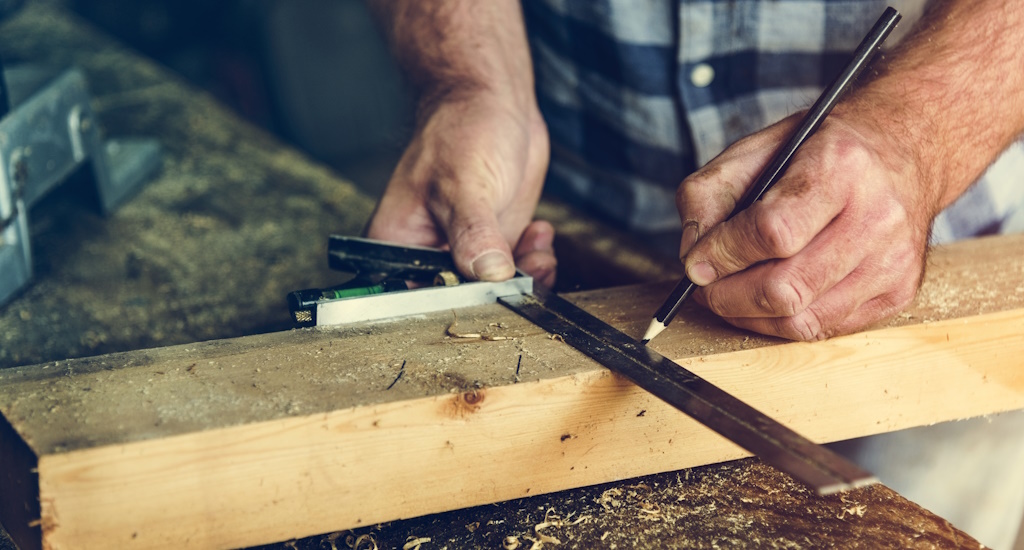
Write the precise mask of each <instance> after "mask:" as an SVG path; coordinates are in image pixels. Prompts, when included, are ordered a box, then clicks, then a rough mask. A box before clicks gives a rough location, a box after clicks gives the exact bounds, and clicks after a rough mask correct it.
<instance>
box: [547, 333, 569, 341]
mask: <svg viewBox="0 0 1024 550" xmlns="http://www.w3.org/2000/svg"><path fill="white" fill-rule="evenodd" d="M548 340H554V341H556V342H562V343H565V338H562V335H561V334H549V335H548Z"/></svg>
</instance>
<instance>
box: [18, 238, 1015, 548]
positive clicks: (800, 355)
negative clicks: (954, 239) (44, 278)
mask: <svg viewBox="0 0 1024 550" xmlns="http://www.w3.org/2000/svg"><path fill="white" fill-rule="evenodd" d="M669 286H670V283H667V284H664V285H648V286H638V287H626V288H618V289H611V290H603V291H594V292H587V293H581V294H576V295H573V296H571V298H572V299H573V300H574V301H575V302H576V303H577V304H579V305H581V306H582V307H584V308H585V309H587V310H589V311H591V312H592V313H594V314H595V315H597V316H599V317H602V318H604V319H605V320H607V321H609V322H611V323H613V324H615V325H616V326H619V327H620V328H622V329H623V330H624V331H626V332H629V333H634V334H637V333H639V332H641V331H642V330H643V328H645V327H646V324H647V321H648V316H649V315H650V312H651V311H653V310H654V308H655V307H656V306H657V304H658V302H659V301H660V300H661V299H662V298H663V296H664V295H665V293H666V292H667V291H668V288H669ZM680 321H682V322H680ZM452 322H453V313H451V312H442V313H439V314H434V315H428V316H421V317H416V318H409V319H403V320H401V321H392V322H384V323H377V324H373V325H363V326H358V327H347V328H340V329H330V330H299V331H290V332H284V333H274V334H267V335H260V336H253V337H246V338H239V339H233V340H222V341H214V342H207V343H201V344H194V345H185V346H176V347H170V348H162V349H154V350H145V351H139V352H130V353H123V354H114V355H108V356H101V357H97V358H92V359H79V360H71V361H66V362H58V363H47V364H43V365H35V366H30V367H22V368H18V369H10V370H6V371H3V372H0V413H2V415H3V419H4V421H3V422H2V424H3V425H2V426H0V452H2V453H3V454H2V455H0V471H3V472H4V474H5V475H3V476H0V490H2V492H3V494H4V495H5V497H4V504H5V506H4V507H3V508H2V510H0V513H2V514H3V516H2V518H0V519H2V521H3V523H4V525H5V526H6V527H7V528H8V530H9V531H10V532H11V535H12V537H14V538H15V539H16V540H18V541H19V544H22V545H24V546H26V547H33V546H43V547H47V548H91V547H103V548H110V547H140V548H142V547H182V546H194V547H237V546H246V545H253V544H259V543H263V542H270V541H279V540H286V539H288V538H292V537H298V536H303V535H309V534H315V533H322V532H327V531H331V530H338V529H344V528H348V527H356V526H363V525H368V524H373V523H377V522H383V521H388V520H393V519H398V518H405V517H413V516H419V515H423V514H428V513H433V512H439V511H443V510H450V509H455V508H462V507H467V506H471V505H475V504H481V503H488V502H496V501H501V500H507V499H511V498H516V497H521V496H525V495H534V494H539V493H545V492H552V491H558V490H562V489H566V488H570V487H578V486H584V485H590V484H596V483H600V482H604V481H610V480H616V479H623V478H628V477H634V476H639V475H643V474H650V473H654V472H662V471H668V470H672V469H679V468H684V467H690V466H696V465H701V464H708V463H714V462H720V461H725V460H729V459H733V458H737V457H741V456H745V454H746V453H745V452H744V451H742V450H741V449H739V448H737V447H735V446H734V445H732V444H731V443H729V442H727V441H725V440H723V439H722V438H720V437H719V436H717V435H715V434H713V433H711V432H710V431H708V430H707V429H705V428H704V427H703V426H701V425H700V424H698V423H696V422H694V421H692V420H690V419H689V418H688V417H686V416H684V415H683V414H681V413H679V412H677V411H675V410H673V409H671V408H669V407H667V406H665V405H663V404H662V403H660V402H659V401H657V400H656V399H654V398H652V397H650V396H649V395H647V394H646V393H645V392H642V391H640V390H638V389H637V388H636V387H635V386H633V385H632V384H631V383H629V382H628V381H626V380H624V379H622V378H620V377H618V376H616V375H613V374H611V373H610V372H608V371H607V370H605V369H604V368H602V367H600V365H598V364H596V363H595V362H593V361H592V360H590V359H588V358H586V357H584V356H583V355H582V354H580V353H579V352H577V351H575V350H573V349H571V348H570V347H568V346H566V345H565V344H563V343H561V342H560V341H558V340H557V339H552V338H550V337H549V336H550V335H548V334H546V333H544V332H543V331H541V330H540V329H538V328H536V327H534V326H533V325H531V324H529V323H528V322H526V321H525V320H523V319H521V318H518V317H517V316H516V315H514V314H513V313H511V312H510V311H508V310H505V309H504V308H502V307H501V306H498V305H492V306H481V307H477V308H469V309H464V310H460V311H459V312H458V323H459V324H458V327H457V330H458V331H462V332H480V331H484V332H488V331H489V332H490V333H491V334H496V335H502V336H511V337H513V339H510V340H501V341H479V340H471V341H460V340H457V339H453V338H451V337H449V336H447V335H446V331H447V329H448V328H449V326H450V325H451V323H452ZM655 347H656V348H657V349H658V350H659V351H661V352H662V353H664V354H666V355H668V356H669V357H672V358H674V359H676V360H677V361H678V362H679V363H680V364H682V365H684V366H685V367H686V368H688V369H691V370H693V371H695V372H697V373H698V374H699V375H701V376H704V377H705V378H707V379H709V380H710V381H712V382H713V383H715V384H718V385H719V386H721V387H722V388H723V389H725V390H726V391H729V392H730V393H733V394H734V395H736V396H737V397H739V398H741V399H743V400H745V401H747V402H749V403H750V404H752V405H753V406H755V407H757V408H759V409H761V410H762V411H764V412H765V413H767V414H769V415H770V416H773V417H775V418H776V419H777V420H780V421H782V422H783V423H785V424H787V425H788V426H790V427H792V428H794V429H795V430H797V431H798V432H800V433H802V434H804V435H806V436H808V437H810V438H811V439H814V440H817V441H835V440H840V439H846V438H850V437H856V436H862V435H869V434H873V433H879V432H884V431H891V430H897V429H902V428H907V427H912V426H918V425H923V424H931V423H935V422H941V421H946V420H954V419H958V418H966V417H972V416H977V415H984V414H991V413H996V412H1000V411H1006V410H1013V409H1019V408H1024V368H1021V366H1020V365H1021V359H1020V358H1021V357H1024V237H1022V236H1015V237H999V238H988V239H980V240H975V241H970V242H966V243H962V244H959V245H954V246H951V247H947V248H943V249H940V250H938V251H936V252H934V253H933V255H932V257H931V259H930V262H929V273H928V276H927V278H926V281H925V285H924V287H923V288H922V292H921V293H920V295H919V299H918V301H917V302H916V303H915V304H914V306H912V307H911V308H909V309H908V310H907V311H906V312H905V313H903V314H901V315H900V316H897V317H896V318H895V319H893V320H892V321H891V322H889V323H887V324H886V325H884V326H881V327H878V328H876V329H874V330H870V331H866V332H863V333H860V334H856V335H852V336H848V337H842V338H835V339H832V340H829V341H825V342H818V343H813V344H806V343H784V342H780V341H775V340H772V339H768V338H763V337H758V336H755V335H752V334H749V333H745V332H741V331H737V330H735V329H731V328H730V327H728V326H725V325H724V324H722V323H721V322H720V321H718V320H716V319H715V318H714V317H712V316H710V315H708V314H706V313H705V312H702V311H699V310H697V309H695V308H693V307H689V308H688V309H686V310H684V312H683V313H682V314H681V316H680V318H679V320H677V322H676V323H674V324H673V326H672V327H670V328H669V330H668V331H666V332H665V333H664V334H663V335H662V336H660V337H659V338H658V340H657V341H656V342H655ZM403 365H404V367H403ZM517 372H518V375H517ZM400 374H401V376H399V375H400ZM396 380H397V381H396ZM7 495H15V497H14V498H10V497H8V496H7Z"/></svg>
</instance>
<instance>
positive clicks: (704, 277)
mask: <svg viewBox="0 0 1024 550" xmlns="http://www.w3.org/2000/svg"><path fill="white" fill-rule="evenodd" d="M687 275H689V276H690V280H691V281H693V282H694V283H695V284H696V285H697V286H705V285H709V284H711V283H713V282H715V279H717V278H718V274H717V273H715V268H713V267H711V264H709V263H708V262H699V263H697V264H696V265H694V266H693V267H691V268H690V269H689V270H688V271H687Z"/></svg>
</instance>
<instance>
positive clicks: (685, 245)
mask: <svg viewBox="0 0 1024 550" xmlns="http://www.w3.org/2000/svg"><path fill="white" fill-rule="evenodd" d="M698 236H699V232H698V231H697V222H695V221H693V220H690V221H688V222H686V223H685V224H683V238H682V239H681V240H680V241H679V259H680V260H682V259H683V258H685V257H686V254H687V253H688V252H689V251H690V249H691V248H693V245H695V244H697V237H698Z"/></svg>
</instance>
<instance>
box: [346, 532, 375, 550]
mask: <svg viewBox="0 0 1024 550" xmlns="http://www.w3.org/2000/svg"><path fill="white" fill-rule="evenodd" d="M345 544H346V545H348V547H349V548H353V549H354V550H378V548H377V539H376V538H375V537H374V536H373V534H371V533H367V534H365V535H359V537H358V538H357V537H354V536H352V535H349V536H347V537H345Z"/></svg>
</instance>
